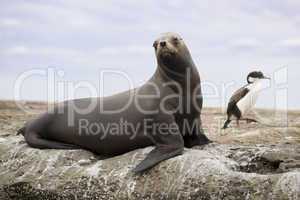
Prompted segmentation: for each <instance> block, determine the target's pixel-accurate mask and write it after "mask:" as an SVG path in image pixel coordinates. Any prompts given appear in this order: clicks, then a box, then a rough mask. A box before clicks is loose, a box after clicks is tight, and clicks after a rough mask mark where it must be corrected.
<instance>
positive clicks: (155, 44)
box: [152, 41, 158, 49]
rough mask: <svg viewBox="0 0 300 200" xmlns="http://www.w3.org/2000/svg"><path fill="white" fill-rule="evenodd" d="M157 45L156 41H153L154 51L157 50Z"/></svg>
mask: <svg viewBox="0 0 300 200" xmlns="http://www.w3.org/2000/svg"><path fill="white" fill-rule="evenodd" d="M157 45H158V43H157V41H155V42H154V43H153V45H152V46H153V47H154V48H155V49H157Z"/></svg>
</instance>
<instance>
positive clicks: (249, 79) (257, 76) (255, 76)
mask: <svg viewBox="0 0 300 200" xmlns="http://www.w3.org/2000/svg"><path fill="white" fill-rule="evenodd" d="M259 79H270V78H269V77H266V76H265V75H264V74H263V73H262V72H261V71H253V72H250V73H249V74H248V76H247V82H248V83H253V82H254V81H255V80H259Z"/></svg>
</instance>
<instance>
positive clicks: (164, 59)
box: [153, 32, 192, 69]
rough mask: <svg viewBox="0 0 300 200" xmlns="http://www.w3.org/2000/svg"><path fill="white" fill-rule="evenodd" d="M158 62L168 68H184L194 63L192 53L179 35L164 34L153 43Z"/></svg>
mask: <svg viewBox="0 0 300 200" xmlns="http://www.w3.org/2000/svg"><path fill="white" fill-rule="evenodd" d="M153 47H154V49H155V54H156V58H157V61H158V63H159V65H160V64H163V65H164V66H166V67H168V68H173V69H174V68H175V67H176V68H179V67H180V68H182V67H186V66H189V65H190V64H191V63H192V62H191V61H192V59H191V56H190V52H189V50H188V48H187V46H186V45H185V43H184V41H183V39H182V37H180V35H179V34H177V33H171V32H168V33H163V34H161V36H160V37H159V38H158V39H156V40H155V41H154V43H153Z"/></svg>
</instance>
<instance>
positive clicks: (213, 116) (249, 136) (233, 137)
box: [0, 101, 300, 144]
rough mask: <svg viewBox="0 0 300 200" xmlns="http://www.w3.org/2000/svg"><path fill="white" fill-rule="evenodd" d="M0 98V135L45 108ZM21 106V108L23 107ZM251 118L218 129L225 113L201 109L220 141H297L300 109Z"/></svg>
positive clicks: (209, 132)
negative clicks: (251, 120)
mask: <svg viewBox="0 0 300 200" xmlns="http://www.w3.org/2000/svg"><path fill="white" fill-rule="evenodd" d="M18 103H19V104H20V105H21V108H23V109H20V105H19V106H18V105H16V103H15V102H13V101H0V136H1V137H7V136H9V135H10V134H15V133H16V131H17V130H18V129H19V128H20V127H22V125H23V124H24V123H25V122H26V121H28V120H30V119H33V118H35V117H36V116H37V115H38V114H40V113H42V112H44V111H46V109H47V104H45V103H43V102H18ZM24 108H25V109H24ZM254 112H255V114H252V115H251V116H250V117H251V118H255V119H257V120H258V121H259V123H246V122H245V121H242V122H240V124H239V126H238V125H237V124H236V122H234V121H233V122H232V123H231V125H230V127H229V128H228V129H226V130H222V129H221V127H222V126H223V123H224V121H225V118H226V115H225V113H224V111H222V109H220V108H204V109H203V111H202V122H203V127H204V129H205V133H206V134H207V135H208V137H209V138H210V139H211V140H213V141H215V142H217V143H222V144H235V143H237V144H282V143H284V144H299V143H300V111H296V110H293V111H288V112H286V111H276V110H265V109H256V110H255V111H254Z"/></svg>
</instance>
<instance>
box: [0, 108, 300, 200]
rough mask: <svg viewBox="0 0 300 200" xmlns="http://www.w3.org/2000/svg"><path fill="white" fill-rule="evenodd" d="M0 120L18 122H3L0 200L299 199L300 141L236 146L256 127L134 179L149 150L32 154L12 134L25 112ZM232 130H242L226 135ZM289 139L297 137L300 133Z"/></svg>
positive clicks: (270, 130)
mask: <svg viewBox="0 0 300 200" xmlns="http://www.w3.org/2000/svg"><path fill="white" fill-rule="evenodd" d="M11 112H13V113H11ZM206 112H207V113H210V114H211V115H220V113H218V112H210V111H209V110H206ZM8 113H10V114H8ZM2 115H11V116H18V118H14V117H13V120H11V121H5V123H4V122H3V123H2V122H1V121H0V199H1V200H2V199H3V200H6V199H43V200H44V199H74V200H75V199H118V200H121V199H138V200H140V199H155V200H156V199H199V200H206V199H228V200H229V199H230V200H232V199H275V200H276V199H278V200H282V199H293V200H297V199H300V145H299V143H295V142H293V143H286V142H284V141H283V142H282V141H280V142H277V143H276V142H273V144H269V143H265V144H258V142H256V143H254V142H253V141H254V139H253V138H251V139H252V142H251V143H247V142H245V140H244V139H243V140H238V142H236V143H235V142H234V141H235V140H236V139H237V138H241V135H243V134H246V136H247V137H256V136H257V133H256V134H254V135H253V134H252V133H253V131H254V130H253V129H255V127H253V126H254V125H253V124H251V125H249V126H251V127H252V128H251V129H252V130H248V131H250V133H248V134H247V133H246V132H241V129H243V128H244V129H245V130H246V128H245V126H248V125H246V124H244V125H242V127H241V128H240V129H235V128H231V129H229V130H227V132H226V134H227V135H226V141H227V143H224V140H222V139H223V138H222V137H223V136H224V135H223V136H221V137H219V138H218V137H216V136H213V137H212V136H211V138H214V139H215V141H218V143H212V144H209V145H206V146H201V147H194V148H193V149H185V151H184V153H183V155H181V156H177V157H175V158H172V159H169V160H167V161H164V162H162V163H160V164H159V165H157V166H155V167H154V168H152V169H151V170H149V171H147V172H145V173H143V174H140V175H135V174H132V173H131V170H132V169H133V168H134V167H135V166H136V165H137V164H138V163H139V162H140V161H141V160H143V159H144V158H145V156H146V154H147V153H148V152H149V151H151V149H152V147H148V148H145V149H138V150H135V151H132V152H128V153H126V154H124V155H120V156H116V157H113V158H109V159H103V158H101V157H100V156H97V155H94V154H92V153H91V152H88V151H85V150H68V151H67V150H39V149H33V148H30V147H29V146H28V145H27V144H26V143H24V139H23V137H22V136H16V135H15V134H14V133H15V131H16V130H17V128H19V127H21V124H22V122H23V121H25V118H27V117H28V115H26V114H21V113H20V112H19V111H9V112H8V111H7V110H6V111H5V112H4V111H2ZM218 117H220V116H218ZM0 118H1V111H0ZM7 123H10V124H7ZM214 129H215V126H213V128H212V129H210V130H207V132H210V131H212V130H214ZM256 129H257V131H258V132H262V133H264V134H266V133H270V134H269V135H268V137H270V135H272V134H273V131H278V130H277V128H276V127H275V128H265V127H260V126H258V127H257V128H256ZM233 130H239V131H240V132H238V133H236V132H234V133H232V132H231V133H229V132H230V131H233ZM278 134H279V132H276V135H278ZM292 134H293V137H298V139H299V137H300V135H299V132H298V133H297V132H295V131H292ZM261 137H263V135H261V134H259V138H261ZM220 138H221V139H220ZM242 138H244V137H242ZM218 139H220V140H218ZM276 140H277V139H276Z"/></svg>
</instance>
